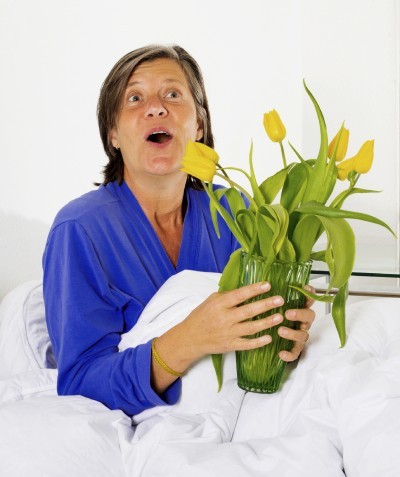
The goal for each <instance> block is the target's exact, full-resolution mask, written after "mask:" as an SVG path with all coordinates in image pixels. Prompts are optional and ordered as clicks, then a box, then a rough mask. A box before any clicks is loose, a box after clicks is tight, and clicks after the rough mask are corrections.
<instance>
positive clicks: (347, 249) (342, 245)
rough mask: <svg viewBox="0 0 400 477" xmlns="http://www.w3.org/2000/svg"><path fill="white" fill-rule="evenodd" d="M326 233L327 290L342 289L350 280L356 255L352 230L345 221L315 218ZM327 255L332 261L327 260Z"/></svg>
mask: <svg viewBox="0 0 400 477" xmlns="http://www.w3.org/2000/svg"><path fill="white" fill-rule="evenodd" d="M317 218H318V219H319V220H320V221H321V222H322V225H323V227H324V229H325V231H326V235H327V237H328V247H327V253H326V261H327V264H328V268H329V273H330V282H329V287H328V290H329V289H331V288H333V287H336V288H340V287H342V286H343V285H344V284H345V283H346V282H347V281H348V279H349V278H350V275H351V272H352V271H353V266H354V260H355V255H356V245H355V237H354V232H353V229H352V228H351V227H350V225H349V223H348V222H347V221H346V220H345V219H338V218H331V217H322V216H318V217H317ZM329 254H331V257H332V259H331V260H328V257H329Z"/></svg>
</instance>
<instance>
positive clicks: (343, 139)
mask: <svg viewBox="0 0 400 477" xmlns="http://www.w3.org/2000/svg"><path fill="white" fill-rule="evenodd" d="M339 134H340V130H339V131H338V132H337V133H336V136H335V137H334V138H333V139H332V141H331V142H330V144H329V146H328V157H329V159H331V158H332V156H333V152H334V150H335V147H336V144H337V142H338V140H339ZM349 135H350V131H349V130H348V129H346V128H343V129H342V134H341V135H340V140H339V144H338V147H337V150H336V156H335V161H336V162H340V161H342V160H343V159H344V157H345V156H346V152H347V146H348V144H349Z"/></svg>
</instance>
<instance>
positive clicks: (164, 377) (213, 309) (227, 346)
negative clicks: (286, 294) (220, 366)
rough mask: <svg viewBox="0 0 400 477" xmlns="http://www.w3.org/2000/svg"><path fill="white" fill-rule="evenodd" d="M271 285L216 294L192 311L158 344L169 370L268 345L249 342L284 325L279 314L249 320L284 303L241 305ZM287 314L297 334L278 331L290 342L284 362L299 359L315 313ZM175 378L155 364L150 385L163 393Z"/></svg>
mask: <svg viewBox="0 0 400 477" xmlns="http://www.w3.org/2000/svg"><path fill="white" fill-rule="evenodd" d="M270 288H271V286H270V284H269V283H256V284H253V285H247V286H244V287H241V288H238V289H236V290H232V291H227V292H217V293H213V294H212V295H210V296H209V297H208V298H207V299H206V300H205V301H204V302H203V303H201V304H200V305H199V306H198V307H197V308H195V309H194V310H193V311H192V312H191V313H190V315H189V316H188V317H187V318H186V319H185V320H184V321H183V322H181V323H179V324H178V325H176V326H174V327H173V328H171V329H170V330H169V331H167V332H166V333H165V334H163V335H162V336H160V337H159V338H158V339H157V352H158V354H159V355H160V356H161V357H162V358H163V360H164V361H165V362H166V363H167V364H168V366H169V367H170V368H172V369H173V370H175V371H178V372H184V371H186V370H187V369H188V368H189V367H190V366H191V365H192V364H193V363H194V362H196V361H198V360H199V359H201V358H202V357H203V356H206V355H210V354H219V353H227V352H229V351H238V350H250V349H256V348H260V347H262V346H265V345H268V344H269V343H271V336H270V335H269V334H265V335H263V336H260V337H258V338H248V336H251V335H254V334H255V333H258V332H260V331H264V330H268V329H270V328H272V327H273V326H277V325H279V324H280V323H282V321H283V316H282V315H281V314H280V313H274V314H272V315H271V316H268V317H266V318H261V319H259V320H254V321H248V320H249V318H253V317H255V316H257V315H259V314H261V313H265V312H267V311H270V310H273V309H274V308H277V307H279V306H281V305H282V304H283V299H282V297H280V296H272V297H268V298H264V299H260V300H258V301H254V302H251V303H247V304H245V305H243V303H244V302H245V301H247V300H249V299H251V298H254V297H256V296H257V295H260V294H263V293H266V292H268V291H269V290H270ZM312 303H313V301H312V300H308V301H307V303H306V307H307V308H305V309H301V310H288V311H287V312H286V317H287V319H289V320H291V321H300V322H301V326H300V328H301V329H300V330H291V329H289V328H286V327H283V326H282V327H280V328H279V330H278V332H279V334H280V335H281V336H283V337H284V338H286V339H289V340H292V341H294V346H293V349H292V351H290V352H282V356H281V358H282V359H283V360H284V361H293V360H295V359H297V358H298V357H299V355H300V353H301V351H302V349H303V348H304V344H305V342H306V341H307V339H308V332H307V330H308V329H309V328H310V326H311V324H312V322H313V321H314V317H315V313H314V311H312V310H311V309H309V307H310V306H311V305H312ZM175 379H176V377H174V376H172V375H168V373H166V372H165V370H163V369H162V368H160V366H158V365H157V364H156V363H154V362H153V366H152V385H153V388H154V389H155V390H156V391H157V392H162V391H163V390H165V389H166V387H168V386H169V385H170V384H171V383H172V382H173V381H174V380H175Z"/></svg>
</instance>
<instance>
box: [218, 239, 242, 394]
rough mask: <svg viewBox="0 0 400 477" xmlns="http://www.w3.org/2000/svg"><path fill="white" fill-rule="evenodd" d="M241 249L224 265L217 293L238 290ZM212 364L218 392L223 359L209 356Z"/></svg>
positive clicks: (221, 376) (220, 383)
mask: <svg viewBox="0 0 400 477" xmlns="http://www.w3.org/2000/svg"><path fill="white" fill-rule="evenodd" d="M241 253H242V249H241V248H239V249H237V250H235V251H234V252H232V253H231V256H230V257H229V260H228V263H227V264H226V265H225V268H224V270H223V272H222V275H221V278H220V280H219V284H218V285H219V289H218V291H220V292H222V291H229V290H234V289H235V288H238V287H239V285H240V273H239V270H240V259H241V258H240V256H241ZM211 357H212V362H213V366H214V370H215V374H216V376H217V382H218V392H219V391H220V390H221V387H222V380H223V358H222V354H213V355H211Z"/></svg>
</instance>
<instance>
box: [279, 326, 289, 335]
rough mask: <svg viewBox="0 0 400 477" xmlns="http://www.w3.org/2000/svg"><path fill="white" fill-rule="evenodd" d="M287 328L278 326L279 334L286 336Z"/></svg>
mask: <svg viewBox="0 0 400 477" xmlns="http://www.w3.org/2000/svg"><path fill="white" fill-rule="evenodd" d="M288 333H289V332H288V330H287V329H286V328H279V334H280V336H287V335H288Z"/></svg>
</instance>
